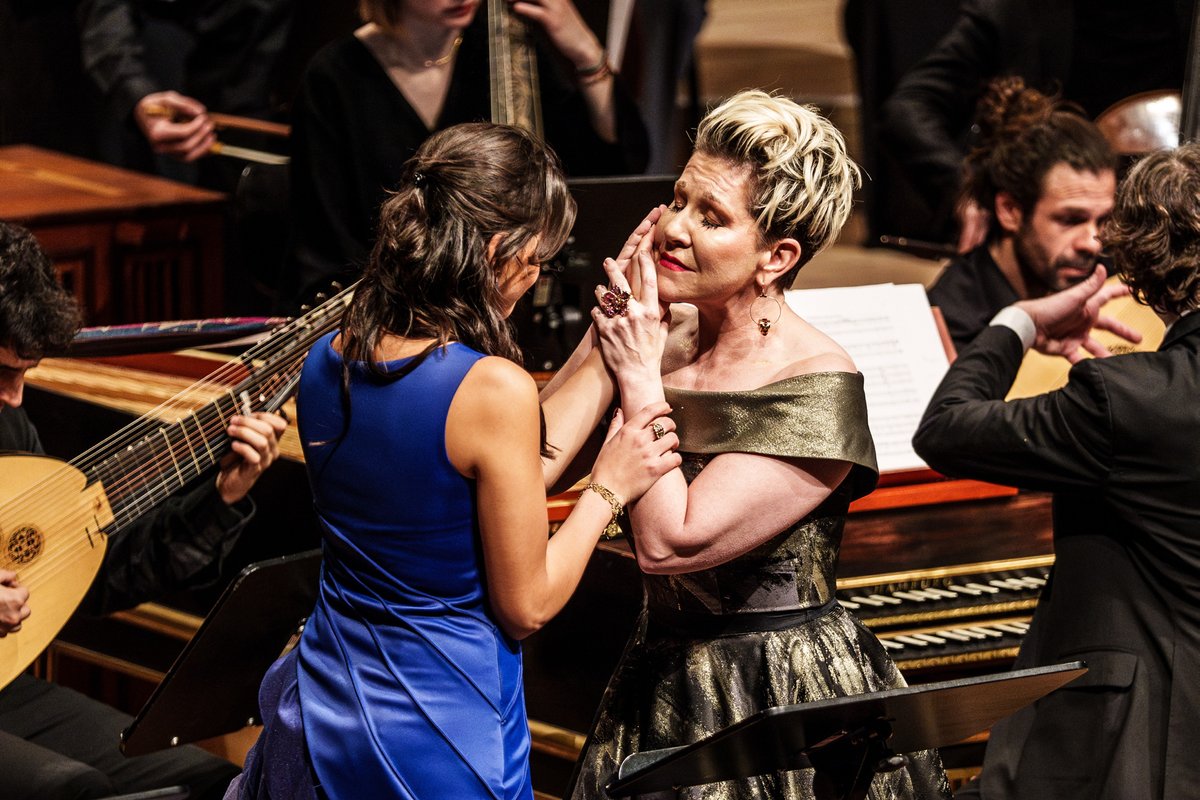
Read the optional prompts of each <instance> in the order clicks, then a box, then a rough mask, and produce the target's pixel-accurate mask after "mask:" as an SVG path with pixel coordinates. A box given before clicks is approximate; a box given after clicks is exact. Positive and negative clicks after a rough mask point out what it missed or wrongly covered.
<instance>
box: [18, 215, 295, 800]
mask: <svg viewBox="0 0 1200 800" xmlns="http://www.w3.org/2000/svg"><path fill="white" fill-rule="evenodd" d="M78 324H79V312H78V309H77V308H76V306H75V302H74V299H73V298H72V297H71V295H69V294H68V293H67V292H66V291H64V290H63V289H62V287H61V286H59V284H58V281H57V278H56V277H55V274H54V270H53V268H52V267H51V265H50V262H49V260H48V259H47V257H46V255H45V253H44V252H43V251H42V250H41V248H40V247H39V246H38V244H37V242H36V241H35V240H34V238H33V235H32V234H30V233H29V231H27V230H25V229H24V228H20V227H18V226H15V225H10V224H7V223H3V222H0V451H10V452H11V451H19V452H25V453H34V454H40V453H41V452H42V446H41V442H40V440H39V438H38V435H37V431H36V430H35V429H34V426H33V425H32V423H31V422H30V421H29V418H28V417H27V416H26V414H25V412H24V410H23V409H22V408H21V404H22V401H23V400H24V386H25V373H26V371H27V370H29V369H31V368H32V367H34V366H36V365H37V363H38V361H39V360H40V358H41V357H42V355H43V354H46V353H54V352H59V351H62V350H64V349H65V348H66V346H67V345H68V344H69V343H70V341H71V338H72V337H73V336H74V334H75V331H76V329H77V327H78ZM285 427H286V422H285V421H284V420H283V419H282V418H281V417H279V416H278V415H275V414H265V413H261V412H258V413H255V414H252V415H239V416H235V417H233V418H232V419H231V420H230V425H229V428H228V433H229V435H230V436H231V437H232V438H233V440H234V441H233V454H232V455H231V457H230V458H228V459H227V460H226V461H225V462H224V463H223V465H222V467H221V470H220V473H219V474H218V475H217V477H216V480H215V481H213V480H209V481H207V482H206V483H204V484H203V485H200V486H197V487H196V488H194V489H193V490H192V491H190V492H188V493H186V494H184V495H182V496H180V497H177V498H172V499H169V500H167V501H165V502H164V503H162V504H161V505H159V506H158V507H157V509H156V510H155V511H152V512H150V513H148V514H146V515H145V516H143V517H142V518H141V519H139V520H138V521H137V522H135V523H133V524H132V525H131V526H129V527H128V528H126V529H125V530H123V531H121V532H120V534H119V535H116V536H113V537H110V538H109V540H108V547H107V550H106V552H105V556H104V561H103V563H102V565H101V567H100V570H99V574H98V576H97V578H96V580H95V582H94V583H93V584H92V586H91V588H90V589H89V590H88V593H87V594H86V596H85V597H84V599H83V602H82V603H81V605H80V608H79V609H78V611H77V613H83V614H89V615H99V614H104V613H108V612H110V611H116V610H119V609H122V608H128V607H130V606H133V605H136V604H138V603H141V602H144V601H147V600H150V599H152V598H154V597H156V596H159V595H162V594H165V593H167V592H170V591H176V590H180V589H185V588H191V587H197V586H202V585H204V584H207V583H211V582H213V581H214V580H216V579H217V578H219V576H220V574H221V562H222V560H223V559H224V558H225V557H226V556H227V555H228V554H229V552H230V550H231V549H232V548H233V544H234V542H235V541H236V540H237V537H238V534H239V533H240V532H241V530H242V528H243V527H244V526H245V524H246V522H247V521H248V520H249V518H250V515H251V514H252V513H253V504H252V503H251V501H250V499H249V498H248V497H247V492H248V491H249V490H250V487H251V486H253V485H254V483H255V481H256V480H257V479H258V477H259V475H261V474H262V471H263V470H265V469H266V468H267V467H268V466H270V465H271V463H272V462H273V461H274V460H275V459H276V457H277V456H278V453H279V437H280V435H281V434H282V433H283V430H284V428H285ZM3 476H4V469H3V467H0V480H2V479H3ZM7 563H8V562H7V561H4V562H0V638H3V637H7V636H20V635H21V627H22V624H23V623H24V621H25V620H26V619H27V618H28V617H29V616H30V615H31V614H36V613H37V608H38V601H39V600H38V597H37V596H33V597H31V596H30V593H29V590H28V589H27V588H26V587H25V586H23V585H22V583H21V574H20V570H19V569H15V570H14V569H12V568H9V567H7V566H2V565H3V564H7ZM130 721H131V720H130V718H129V717H127V716H126V715H124V714H121V713H119V712H118V711H116V710H115V709H113V708H110V707H108V706H106V705H104V704H102V703H97V702H95V701H93V700H91V699H89V698H87V697H84V696H83V695H80V694H77V693H76V692H73V691H71V690H69V689H65V688H63V687H60V686H56V685H54V684H51V683H47V682H45V681H43V680H40V679H37V678H34V677H32V676H30V675H20V676H18V677H17V678H16V679H15V680H13V681H12V682H11V683H10V684H8V685H7V686H5V687H3V688H0V795H2V796H4V797H5V798H8V799H9V800H24V799H25V798H29V799H30V800H33V798H40V799H44V798H48V797H55V798H93V797H107V796H109V795H113V794H117V793H119V792H131V791H139V790H149V789H155V788H161V787H164V786H173V785H180V784H182V785H185V786H187V787H188V788H189V789H190V790H191V792H192V794H191V796H192V797H193V798H214V797H221V796H222V794H223V793H224V789H225V787H226V786H227V785H228V783H229V781H230V779H231V778H232V777H233V776H234V775H236V774H237V768H236V767H234V766H233V765H232V764H230V763H229V762H227V761H225V760H223V759H219V758H216V757H214V756H210V755H208V754H206V753H204V752H203V751H201V750H199V749H197V748H194V747H182V748H177V749H173V750H170V751H166V752H163V753H156V754H152V755H148V756H139V757H136V758H128V759H127V758H125V757H123V756H122V755H121V753H120V751H119V749H118V745H119V740H118V734H119V733H120V731H121V730H123V729H124V728H125V727H127V726H128V724H129V722H130Z"/></svg>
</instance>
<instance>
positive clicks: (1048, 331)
mask: <svg viewBox="0 0 1200 800" xmlns="http://www.w3.org/2000/svg"><path fill="white" fill-rule="evenodd" d="M1107 277H1108V271H1107V270H1106V269H1105V268H1104V267H1103V266H1098V267H1096V271H1095V272H1093V273H1092V274H1091V275H1090V276H1089V277H1088V278H1086V279H1085V280H1083V281H1080V282H1079V283H1077V284H1075V285H1074V286H1072V287H1070V288H1069V289H1064V290H1062V291H1061V292H1055V293H1054V294H1051V295H1047V296H1046V297H1039V298H1037V299H1036V300H1022V301H1020V302H1018V303H1017V304H1016V306H1017V307H1018V308H1020V309H1023V310H1024V311H1025V313H1027V314H1029V316H1030V318H1031V319H1032V320H1033V324H1034V327H1035V328H1036V330H1037V338H1036V339H1035V340H1034V345H1033V346H1034V347H1035V348H1036V349H1037V350H1038V352H1041V353H1045V354H1046V355H1058V356H1063V357H1064V358H1066V359H1067V360H1068V361H1070V362H1071V363H1072V364H1074V363H1076V362H1078V361H1081V360H1082V359H1083V358H1084V355H1083V353H1081V352H1080V350H1081V349H1082V350H1085V351H1087V352H1088V353H1091V354H1092V355H1093V356H1097V357H1100V358H1104V357H1107V356H1109V355H1112V354H1111V353H1109V351H1108V348H1106V347H1105V346H1104V345H1103V344H1101V343H1100V342H1099V341H1097V340H1096V339H1095V338H1094V337H1093V336H1092V332H1093V331H1094V330H1105V331H1109V332H1110V333H1114V334H1116V335H1117V336H1120V337H1121V338H1123V339H1127V340H1128V341H1130V342H1133V343H1135V344H1136V343H1137V342H1140V341H1141V340H1142V335H1141V334H1140V333H1138V332H1137V331H1135V330H1134V329H1133V328H1131V327H1129V326H1128V325H1126V324H1125V323H1123V322H1121V321H1120V320H1117V319H1114V318H1112V317H1108V316H1104V315H1102V314H1101V313H1100V310H1101V309H1102V308H1103V307H1104V304H1105V303H1107V302H1108V301H1109V300H1112V299H1114V298H1117V297H1124V296H1126V295H1128V294H1129V287H1128V286H1126V285H1124V284H1122V283H1114V284H1112V285H1109V286H1106V285H1105V284H1104V281H1105V279H1106V278H1107Z"/></svg>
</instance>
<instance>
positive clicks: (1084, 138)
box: [929, 78, 1117, 349]
mask: <svg viewBox="0 0 1200 800" xmlns="http://www.w3.org/2000/svg"><path fill="white" fill-rule="evenodd" d="M976 128H977V129H978V131H979V136H978V138H979V146H978V147H977V148H976V149H975V150H973V151H972V152H971V154H970V155H969V156H968V157H967V161H966V175H967V177H966V179H965V183H964V187H963V195H964V197H965V198H969V200H970V202H971V203H972V204H973V205H974V206H975V207H976V208H980V209H983V210H984V211H985V212H986V219H987V222H986V223H985V224H986V225H987V233H986V236H985V239H984V242H983V243H982V244H980V245H979V246H978V247H976V248H974V249H973V250H971V251H969V252H967V253H963V254H961V255H959V256H956V257H955V258H954V259H952V260H951V261H950V263H949V264H948V265H947V267H946V269H945V271H944V272H942V275H941V277H939V278H938V281H937V283H936V284H934V285H933V287H932V288H931V289H930V290H929V302H930V303H931V304H932V305H935V306H938V307H939V308H940V309H941V311H942V316H943V317H944V318H945V320H946V328H947V330H948V331H949V333H950V338H951V339H953V341H954V344H955V346H956V347H957V348H959V349H962V348H963V347H965V346H966V345H967V344H968V343H970V341H971V340H972V339H974V338H975V336H976V335H977V334H978V333H979V332H980V331H981V330H983V329H984V328H985V327H987V324H988V320H990V319H991V318H992V315H994V314H995V313H996V312H997V311H999V310H1000V309H1002V308H1004V307H1005V306H1007V305H1009V304H1010V303H1015V302H1016V301H1017V300H1024V299H1028V298H1031V297H1041V296H1043V295H1045V294H1049V293H1050V292H1056V291H1059V290H1060V289H1065V288H1066V287H1067V286H1070V285H1071V284H1072V283H1077V282H1079V281H1081V280H1083V279H1084V278H1086V277H1087V276H1088V275H1090V274H1091V273H1092V270H1093V269H1095V267H1096V264H1097V263H1098V260H1099V258H1100V238H1099V231H1100V227H1101V226H1102V225H1103V224H1104V221H1105V220H1106V219H1107V218H1108V214H1109V212H1110V211H1111V210H1112V205H1113V194H1114V192H1115V191H1116V188H1117V178H1116V167H1117V158H1116V156H1115V155H1114V154H1113V151H1112V150H1111V149H1110V148H1109V146H1108V142H1106V141H1105V140H1104V136H1103V135H1102V134H1101V133H1100V131H1099V129H1097V128H1096V126H1095V125H1093V124H1092V123H1091V122H1089V121H1088V120H1086V119H1085V118H1084V117H1082V116H1081V115H1080V114H1078V113H1076V111H1074V110H1072V108H1071V107H1070V106H1067V105H1063V104H1062V103H1060V102H1059V101H1057V100H1055V99H1054V98H1052V97H1048V96H1046V95H1043V94H1042V93H1041V92H1038V91H1035V90H1033V89H1030V88H1028V87H1026V86H1025V84H1024V82H1023V81H1021V79H1020V78H1005V79H1001V80H997V81H994V82H993V83H992V84H991V86H990V88H989V90H988V92H987V93H986V94H985V95H984V97H983V99H982V100H981V102H980V104H979V110H978V113H977V115H976Z"/></svg>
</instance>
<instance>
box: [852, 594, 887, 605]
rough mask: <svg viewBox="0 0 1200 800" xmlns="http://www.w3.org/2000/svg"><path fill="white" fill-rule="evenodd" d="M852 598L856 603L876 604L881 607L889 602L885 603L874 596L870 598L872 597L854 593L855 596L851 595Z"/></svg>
mask: <svg viewBox="0 0 1200 800" xmlns="http://www.w3.org/2000/svg"><path fill="white" fill-rule="evenodd" d="M850 599H851V600H852V601H853V602H855V603H859V604H860V605H866V606H876V607H879V606H884V605H887V603H884V602H882V601H880V600H875V599H873V598H870V597H860V596H858V595H854V596H853V597H851V598H850Z"/></svg>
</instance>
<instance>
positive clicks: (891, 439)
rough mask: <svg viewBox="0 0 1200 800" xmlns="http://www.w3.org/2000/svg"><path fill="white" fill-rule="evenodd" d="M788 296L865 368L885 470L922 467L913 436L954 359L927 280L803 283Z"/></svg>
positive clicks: (790, 302)
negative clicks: (818, 286) (809, 286)
mask: <svg viewBox="0 0 1200 800" xmlns="http://www.w3.org/2000/svg"><path fill="white" fill-rule="evenodd" d="M787 303H788V305H789V306H791V308H792V309H793V310H794V311H795V312H796V313H797V314H799V315H800V316H801V317H803V318H804V319H805V320H806V321H808V322H809V323H811V324H813V325H815V326H816V327H817V328H819V329H820V330H821V331H823V332H824V333H826V334H828V335H829V336H830V337H832V338H833V339H834V340H835V341H836V342H837V343H838V344H840V345H841V346H842V347H844V348H845V349H846V352H848V353H849V354H850V357H851V358H852V359H854V363H855V364H856V365H857V366H858V369H859V371H860V372H861V373H862V374H863V379H864V381H863V382H864V386H865V391H866V396H867V415H868V424H869V425H870V428H871V436H872V437H874V439H875V450H876V453H877V455H878V458H879V468H880V470H881V471H883V472H898V471H902V470H911V469H922V468H924V467H925V466H926V465H925V462H924V461H922V460H921V459H920V457H919V456H917V454H916V453H915V452H913V449H912V436H913V433H915V432H916V429H917V424H918V423H919V422H920V420H921V414H922V413H923V412H924V411H925V406H926V405H927V404H928V402H929V398H930V397H932V396H933V392H934V390H935V389H936V388H937V385H938V383H940V382H941V380H942V376H943V375H945V373H946V369H947V367H948V366H949V363H948V361H947V360H946V351H945V348H944V347H943V346H942V341H941V338H940V337H939V336H938V331H937V326H936V325H935V324H934V321H933V314H932V313H931V312H930V310H929V301H928V300H927V299H926V297H925V289H924V287H922V286H921V285H920V284H915V283H913V284H901V285H896V284H890V283H887V284H877V285H874V286H849V287H838V288H832V289H801V290H796V291H790V292H788V293H787Z"/></svg>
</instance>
